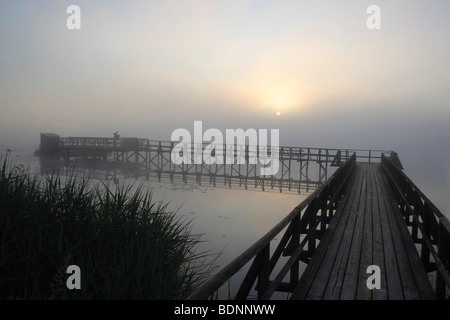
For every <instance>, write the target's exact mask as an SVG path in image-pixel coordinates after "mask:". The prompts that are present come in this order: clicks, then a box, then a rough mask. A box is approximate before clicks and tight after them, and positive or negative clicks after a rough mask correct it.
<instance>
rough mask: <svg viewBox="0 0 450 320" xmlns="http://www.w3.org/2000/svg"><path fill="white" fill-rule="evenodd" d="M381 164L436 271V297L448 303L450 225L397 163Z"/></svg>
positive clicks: (428, 265)
mask: <svg viewBox="0 0 450 320" xmlns="http://www.w3.org/2000/svg"><path fill="white" fill-rule="evenodd" d="M381 163H382V168H383V169H384V172H385V173H386V176H387V177H388V180H389V183H390V185H391V187H392V190H393V192H394V194H395V196H396V198H397V202H398V205H399V208H400V210H401V212H402V214H403V217H404V219H405V221H406V224H407V225H408V226H409V227H410V228H409V229H410V233H411V236H412V238H413V240H414V241H415V242H416V243H418V244H420V257H421V260H422V263H423V265H424V267H425V269H426V271H427V272H432V271H436V284H435V293H436V297H437V298H438V299H445V298H446V293H447V291H448V290H450V275H449V270H450V222H449V220H448V219H447V218H446V217H445V216H444V215H443V214H442V213H441V212H440V211H439V209H438V208H436V207H435V205H434V204H433V203H432V202H431V201H430V200H429V199H428V198H427V197H426V196H425V195H424V194H423V193H422V191H420V190H419V188H417V186H416V185H415V184H414V183H413V182H412V181H411V180H410V179H409V178H408V177H407V176H406V174H405V173H404V172H403V171H402V170H401V167H399V166H398V164H396V163H395V159H392V158H388V157H386V156H383V157H382V159H381Z"/></svg>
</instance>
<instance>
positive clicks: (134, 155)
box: [36, 133, 390, 193]
mask: <svg viewBox="0 0 450 320" xmlns="http://www.w3.org/2000/svg"><path fill="white" fill-rule="evenodd" d="M176 144H177V142H172V141H155V140H149V139H141V138H120V137H119V136H118V135H115V136H114V137H113V138H98V137H60V136H59V135H56V134H45V133H44V134H41V144H40V148H39V150H37V151H36V154H37V155H39V156H40V158H41V169H42V171H44V172H54V170H58V171H59V172H63V173H64V172H76V174H77V175H89V176H91V177H95V178H101V179H113V178H115V177H116V176H117V175H125V176H134V177H138V176H144V177H147V178H157V179H158V181H159V182H170V183H176V182H183V183H186V184H193V183H195V184H198V185H210V186H214V187H228V188H236V187H237V188H243V189H249V188H255V189H259V190H262V191H266V190H275V191H279V192H295V193H301V192H310V191H312V190H315V189H317V187H318V186H319V185H321V184H322V183H323V182H324V181H326V179H327V178H328V176H329V175H330V174H332V173H333V172H334V171H335V169H336V167H339V166H340V164H341V163H343V162H345V161H346V160H347V159H349V157H350V155H351V154H353V153H354V152H355V151H357V155H358V159H359V161H367V162H371V161H374V160H376V159H378V160H379V159H380V158H381V154H382V153H388V152H390V151H376V150H375V151H374V150H348V149H326V148H309V147H285V146H283V147H279V148H278V149H277V150H273V149H270V148H269V150H268V151H269V154H270V153H271V152H277V153H278V159H279V170H278V172H277V174H275V175H260V167H261V164H260V163H261V162H259V161H257V162H256V164H252V163H250V162H249V161H246V163H244V164H239V163H238V161H237V157H236V158H235V159H234V162H233V163H230V164H217V163H214V164H206V162H205V161H203V162H202V163H201V164H186V163H183V164H175V163H174V162H173V161H172V160H171V152H172V150H173V148H174V146H175V145H176ZM208 145H209V144H208V143H203V144H201V145H198V150H200V147H201V150H202V151H204V150H205V148H206V147H208ZM233 147H234V149H235V154H237V155H238V154H241V153H242V152H243V153H245V158H246V159H248V157H249V150H256V156H257V157H260V156H261V154H262V153H263V152H261V150H259V147H256V148H249V146H233ZM221 148H222V150H215V151H216V152H223V154H225V152H226V149H227V146H226V145H223V146H221ZM216 149H220V148H216ZM191 150H194V144H192V148H191ZM266 152H267V150H264V154H265V153H266ZM190 156H191V159H192V160H193V159H194V153H193V152H192V154H191V155H190ZM192 163H194V161H192Z"/></svg>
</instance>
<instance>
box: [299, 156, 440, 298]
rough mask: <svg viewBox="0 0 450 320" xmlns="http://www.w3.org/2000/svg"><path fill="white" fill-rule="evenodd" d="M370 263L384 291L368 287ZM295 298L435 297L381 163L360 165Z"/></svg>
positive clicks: (300, 283)
mask: <svg viewBox="0 0 450 320" xmlns="http://www.w3.org/2000/svg"><path fill="white" fill-rule="evenodd" d="M370 265H377V266H379V267H380V270H381V278H380V279H381V287H380V289H369V288H368V286H367V283H366V282H367V279H368V277H369V276H370V275H371V274H372V273H371V272H369V273H367V268H368V267H369V266H370ZM291 298H292V299H351V300H353V299H396V300H398V299H408V300H409V299H434V298H435V296H434V292H433V289H432V287H431V283H430V281H429V279H428V276H427V273H426V271H425V268H424V266H423V265H422V262H421V260H420V257H419V254H418V251H417V249H416V247H415V244H414V242H413V239H412V237H411V236H410V234H409V231H408V229H407V225H406V223H405V221H404V220H403V216H402V214H401V212H400V210H399V206H398V204H397V203H396V202H395V199H394V198H393V196H392V192H390V186H389V184H388V182H387V180H386V177H385V176H384V175H383V174H382V172H381V165H380V164H375V163H358V164H357V165H356V167H355V169H354V172H353V176H352V178H351V181H350V190H349V192H348V193H347V194H346V195H345V196H344V198H343V200H342V201H341V203H340V205H339V207H338V209H337V211H336V214H335V216H334V217H333V219H332V220H331V222H330V226H329V227H328V229H327V231H326V232H325V233H324V235H323V237H322V239H321V241H320V244H319V246H318V247H317V250H316V252H315V254H314V255H313V257H312V259H311V261H310V262H309V264H308V266H307V268H306V270H305V272H304V273H303V275H302V277H301V278H300V281H299V283H298V285H297V286H296V288H295V290H294V292H293V295H292V297H291Z"/></svg>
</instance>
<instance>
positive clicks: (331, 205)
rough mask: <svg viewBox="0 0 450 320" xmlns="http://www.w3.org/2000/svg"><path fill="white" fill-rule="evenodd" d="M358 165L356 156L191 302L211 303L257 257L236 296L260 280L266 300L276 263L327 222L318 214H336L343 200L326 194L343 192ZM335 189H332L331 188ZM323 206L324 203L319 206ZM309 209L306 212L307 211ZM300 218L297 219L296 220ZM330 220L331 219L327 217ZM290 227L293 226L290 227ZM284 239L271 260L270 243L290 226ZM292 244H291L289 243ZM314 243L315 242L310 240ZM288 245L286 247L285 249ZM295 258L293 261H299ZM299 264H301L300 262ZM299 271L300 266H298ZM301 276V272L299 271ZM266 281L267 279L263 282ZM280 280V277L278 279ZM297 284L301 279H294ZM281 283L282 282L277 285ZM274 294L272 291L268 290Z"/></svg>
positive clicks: (239, 295)
mask: <svg viewBox="0 0 450 320" xmlns="http://www.w3.org/2000/svg"><path fill="white" fill-rule="evenodd" d="M355 162H356V155H355V154H353V155H352V156H351V157H350V159H349V160H348V161H347V162H345V163H344V164H343V165H342V166H341V167H340V168H339V169H338V170H336V171H335V172H334V174H333V175H332V177H331V178H330V179H328V180H327V181H326V182H325V183H324V184H323V185H322V186H321V187H319V188H318V189H317V190H316V191H315V192H314V193H312V194H311V195H310V196H308V198H306V199H305V200H304V201H302V202H301V203H300V204H299V205H298V206H297V207H295V208H294V209H293V210H292V211H291V212H290V213H289V214H288V215H287V216H286V217H285V218H284V219H283V220H281V221H280V222H279V223H278V224H277V225H276V226H275V227H273V228H272V229H271V230H270V231H269V232H267V233H266V234H265V235H264V236H263V237H262V238H260V239H259V240H258V241H256V242H255V243H254V244H253V245H252V246H251V247H249V248H248V249H247V250H245V251H244V252H243V253H242V254H241V255H240V256H238V257H237V258H236V259H234V260H233V261H232V262H230V263H229V264H228V265H227V266H225V267H224V268H223V269H222V270H221V271H219V272H218V273H217V274H216V275H214V276H213V277H212V278H211V279H209V280H208V281H206V282H205V283H204V284H203V285H202V286H201V287H200V288H198V289H197V290H196V291H195V292H193V293H192V294H191V295H190V296H189V297H188V299H191V300H204V299H208V298H209V297H210V296H212V295H213V294H214V292H216V291H217V290H218V289H219V288H220V287H221V286H222V285H223V284H224V283H225V282H226V281H227V280H228V279H230V278H231V277H232V276H233V275H234V274H235V273H236V272H238V271H239V270H240V269H241V268H242V267H243V266H245V265H246V264H247V263H249V262H250V260H251V259H252V258H253V257H255V259H254V261H253V264H252V266H251V267H250V269H249V271H248V273H247V276H246V278H245V279H244V282H246V281H248V283H243V284H242V285H241V288H240V290H239V292H238V294H237V298H245V297H246V296H247V294H248V291H249V290H250V287H251V286H252V284H253V282H254V280H255V278H256V277H258V278H260V279H259V280H260V281H261V280H263V282H265V284H264V285H261V286H260V287H259V291H260V292H261V295H260V296H263V297H264V298H265V297H266V295H263V293H264V291H265V289H267V288H268V287H269V281H268V277H269V274H270V272H271V271H272V270H273V267H274V265H275V263H276V261H275V260H277V259H278V257H279V256H280V255H281V252H282V251H285V250H289V249H291V251H295V249H296V248H297V247H298V246H299V245H300V244H299V243H296V242H298V241H299V239H300V233H302V231H303V232H305V230H306V228H307V225H308V224H309V225H310V228H309V232H310V233H314V232H315V229H316V227H317V225H318V223H319V222H324V221H321V220H318V217H317V212H318V211H319V210H321V209H322V210H330V211H331V210H333V209H335V208H336V207H337V205H336V203H337V202H338V201H339V200H340V197H338V196H336V195H330V194H328V193H327V192H324V191H329V190H328V189H334V190H333V191H336V192H337V191H340V192H341V193H342V192H343V186H344V182H345V181H347V180H348V177H349V176H350V173H351V172H352V169H353V166H354V164H355ZM331 186H333V188H330V187H331ZM319 202H321V203H319ZM305 209H306V210H305ZM302 211H304V213H303V216H302V217H301V219H300V216H301V213H302ZM296 218H298V219H296ZM323 218H325V216H322V219H323ZM327 218H331V217H330V216H328V217H327ZM289 224H290V225H289ZM288 225H289V227H288V229H287V230H286V233H285V235H284V236H283V239H282V240H281V241H280V244H279V245H278V247H277V249H276V250H275V251H274V254H273V256H272V258H270V257H269V245H270V242H271V241H272V240H273V239H274V238H275V237H276V236H277V235H278V234H279V233H280V232H281V231H282V230H283V229H284V228H285V227H286V226H288ZM289 240H291V241H290V242H289V243H288V241H289ZM310 240H311V241H310V242H311V243H312V242H314V243H315V240H316V238H314V239H310ZM304 244H305V240H303V241H302V244H301V245H302V247H303V246H304ZM285 245H287V246H286V247H285ZM300 253H301V250H300V251H298V250H297V252H296V253H295V255H296V258H297V257H299V256H300ZM290 254H291V256H293V252H290ZM296 258H294V259H292V260H297V259H296ZM297 261H298V260H297ZM297 268H298V266H297ZM297 273H298V271H297ZM261 278H265V279H261ZM277 278H280V277H277ZM293 281H294V283H296V282H297V281H298V279H293ZM278 282H279V281H278ZM269 289H270V290H271V291H272V292H273V291H274V290H273V288H269Z"/></svg>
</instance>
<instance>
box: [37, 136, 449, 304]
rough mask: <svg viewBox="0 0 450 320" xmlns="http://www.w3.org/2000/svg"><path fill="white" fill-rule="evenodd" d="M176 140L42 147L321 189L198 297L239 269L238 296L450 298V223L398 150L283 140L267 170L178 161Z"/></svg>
mask: <svg viewBox="0 0 450 320" xmlns="http://www.w3.org/2000/svg"><path fill="white" fill-rule="evenodd" d="M173 147H174V142H164V141H153V140H148V139H138V138H119V136H118V135H114V137H113V138H87V137H69V138H63V137H59V136H58V135H56V134H41V145H40V149H39V150H38V151H37V155H39V156H40V157H41V159H42V162H41V163H45V162H46V161H47V160H48V159H51V162H52V163H54V162H55V161H56V163H59V164H60V165H63V166H64V165H66V166H68V165H69V163H70V161H71V159H72V160H73V159H82V160H83V159H85V160H86V159H88V160H91V161H100V162H101V163H110V164H111V163H112V164H114V165H131V166H133V167H134V168H139V170H140V171H141V172H143V173H144V174H147V175H149V174H150V173H153V174H155V175H156V176H157V177H158V179H159V181H161V180H162V179H163V178H164V177H166V179H168V181H170V182H174V179H175V178H176V177H177V176H178V177H181V179H182V181H183V182H184V183H187V182H188V179H189V178H193V180H194V181H195V182H196V183H199V184H202V183H209V184H211V185H214V186H218V185H222V186H227V187H230V188H231V187H232V186H239V187H244V188H245V189H247V188H248V187H249V186H254V187H255V188H261V190H265V188H266V189H271V190H274V189H275V190H279V191H280V192H284V191H294V192H298V193H300V192H301V191H306V192H312V191H313V190H315V191H314V192H312V193H311V194H310V195H309V196H308V197H307V198H306V199H305V200H304V201H303V202H301V203H300V204H299V205H298V206H297V207H295V208H294V209H293V210H292V211H291V212H290V213H289V214H288V215H287V216H286V217H285V218H284V219H282V220H281V221H280V222H279V223H278V224H277V225H276V226H274V227H273V228H272V229H271V230H269V231H268V232H267V233H266V234H265V235H264V236H263V237H262V238H261V239H259V240H257V241H256V242H255V243H254V244H253V245H252V246H251V247H249V248H247V249H246V250H245V251H244V252H243V253H242V254H241V255H240V256H238V257H237V258H236V259H235V260H233V261H232V262H230V263H229V264H228V265H227V266H225V267H224V268H223V269H222V270H220V271H219V272H218V273H217V274H215V275H213V276H212V277H211V278H210V279H209V280H208V281H206V282H205V283H204V284H203V285H202V286H201V287H200V288H198V289H197V290H196V291H195V292H194V293H193V294H192V295H191V296H190V297H189V299H208V298H211V297H213V296H214V295H216V294H217V292H218V291H219V290H220V288H221V287H222V286H223V285H224V284H225V285H226V284H227V283H228V282H229V280H230V279H231V278H232V277H233V276H234V275H235V274H236V273H238V272H239V271H243V272H245V277H244V278H243V280H242V281H241V283H240V285H239V289H238V290H237V292H236V294H235V295H234V298H235V299H254V298H256V299H263V300H265V299H271V298H274V293H276V292H284V293H287V294H288V297H289V298H290V299H351V300H354V299H364V300H367V299H374V300H377V299H383V300H384V299H394V300H400V299H406V300H412V299H448V298H449V296H450V275H449V270H450V222H449V220H448V219H447V218H446V217H445V216H444V215H443V214H442V213H441V212H440V211H439V209H437V208H436V207H435V206H434V204H433V203H431V201H430V200H429V199H428V198H427V197H426V196H425V195H424V194H423V193H422V192H421V191H420V190H419V188H417V186H416V185H415V184H414V183H413V182H412V181H411V180H410V179H409V178H408V177H407V175H406V174H405V172H404V171H403V168H402V165H401V163H400V160H399V158H398V156H397V154H396V153H395V152H393V151H383V150H350V149H323V148H303V147H279V150H277V154H279V161H280V171H279V172H278V174H277V175H273V176H259V175H258V174H257V172H258V170H257V169H258V167H257V165H254V164H249V163H247V164H244V165H242V164H237V163H233V164H227V165H224V164H222V165H218V164H212V165H205V164H181V165H177V164H174V163H172V161H171V157H170V154H171V152H172V149H173ZM204 148H205V145H201V146H197V149H199V150H204ZM236 148H242V149H241V150H240V151H241V152H242V150H244V151H243V152H247V151H246V150H248V146H236ZM225 149H226V146H223V152H225ZM191 156H192V157H194V155H193V154H192V155H191ZM330 174H331V177H329V175H330ZM191 181H192V180H191ZM371 272H373V274H371ZM371 281H374V282H375V283H376V284H377V285H376V286H372V285H373V283H371Z"/></svg>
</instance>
